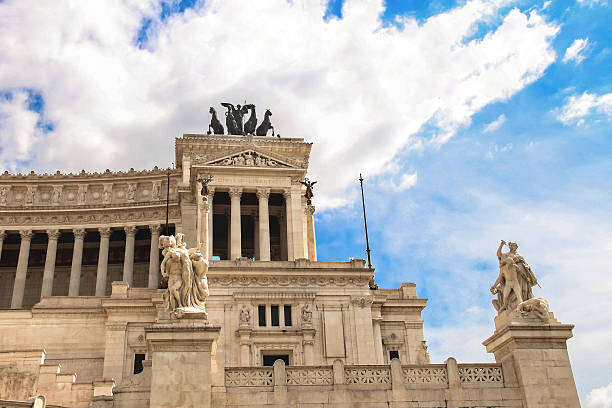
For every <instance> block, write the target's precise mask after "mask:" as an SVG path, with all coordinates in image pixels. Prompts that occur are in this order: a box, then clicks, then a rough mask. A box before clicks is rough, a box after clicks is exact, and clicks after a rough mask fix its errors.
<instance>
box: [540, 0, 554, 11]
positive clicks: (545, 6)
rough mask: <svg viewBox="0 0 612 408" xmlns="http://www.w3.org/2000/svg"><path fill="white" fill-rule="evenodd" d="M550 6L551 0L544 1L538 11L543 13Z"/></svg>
mask: <svg viewBox="0 0 612 408" xmlns="http://www.w3.org/2000/svg"><path fill="white" fill-rule="evenodd" d="M551 4H552V0H547V1H545V2H544V4H542V8H541V9H540V10H541V11H544V10H546V9H548V8H549V7H550V5H551Z"/></svg>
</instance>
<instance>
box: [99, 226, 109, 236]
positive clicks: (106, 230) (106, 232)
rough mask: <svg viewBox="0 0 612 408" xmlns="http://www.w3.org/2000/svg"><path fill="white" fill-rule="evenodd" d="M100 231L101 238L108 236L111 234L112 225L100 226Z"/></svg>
mask: <svg viewBox="0 0 612 408" xmlns="http://www.w3.org/2000/svg"><path fill="white" fill-rule="evenodd" d="M98 231H99V232H100V238H108V237H110V235H111V229H110V227H100V228H98Z"/></svg>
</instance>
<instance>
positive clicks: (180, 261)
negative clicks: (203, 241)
mask: <svg viewBox="0 0 612 408" xmlns="http://www.w3.org/2000/svg"><path fill="white" fill-rule="evenodd" d="M159 247H160V248H161V249H162V256H163V257H164V259H163V260H162V262H161V265H160V270H161V274H162V276H163V277H165V278H168V290H167V291H166V292H165V293H164V302H165V304H166V307H167V308H168V310H170V311H171V312H172V313H173V315H174V316H175V317H181V316H182V315H183V314H186V313H204V314H206V307H205V303H206V298H207V297H208V295H209V292H208V280H207V278H206V272H208V259H206V258H205V257H204V256H203V255H202V253H201V252H200V250H199V249H198V248H191V249H187V245H186V244H185V241H184V236H183V234H180V233H178V234H176V236H166V235H162V236H160V237H159Z"/></svg>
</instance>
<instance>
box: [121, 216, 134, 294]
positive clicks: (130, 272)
mask: <svg viewBox="0 0 612 408" xmlns="http://www.w3.org/2000/svg"><path fill="white" fill-rule="evenodd" d="M124 229H125V258H124V259H123V281H124V282H127V284H128V285H130V287H131V286H132V282H133V280H134V240H135V237H136V230H137V228H136V226H135V225H128V226H127V227H125V228H124Z"/></svg>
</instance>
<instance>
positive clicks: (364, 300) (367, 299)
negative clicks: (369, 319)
mask: <svg viewBox="0 0 612 408" xmlns="http://www.w3.org/2000/svg"><path fill="white" fill-rule="evenodd" d="M373 302H374V299H372V297H371V296H361V297H351V303H353V304H356V305H358V306H359V307H360V308H362V309H363V308H365V307H368V306H370V305H371V304H372V303H373Z"/></svg>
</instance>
